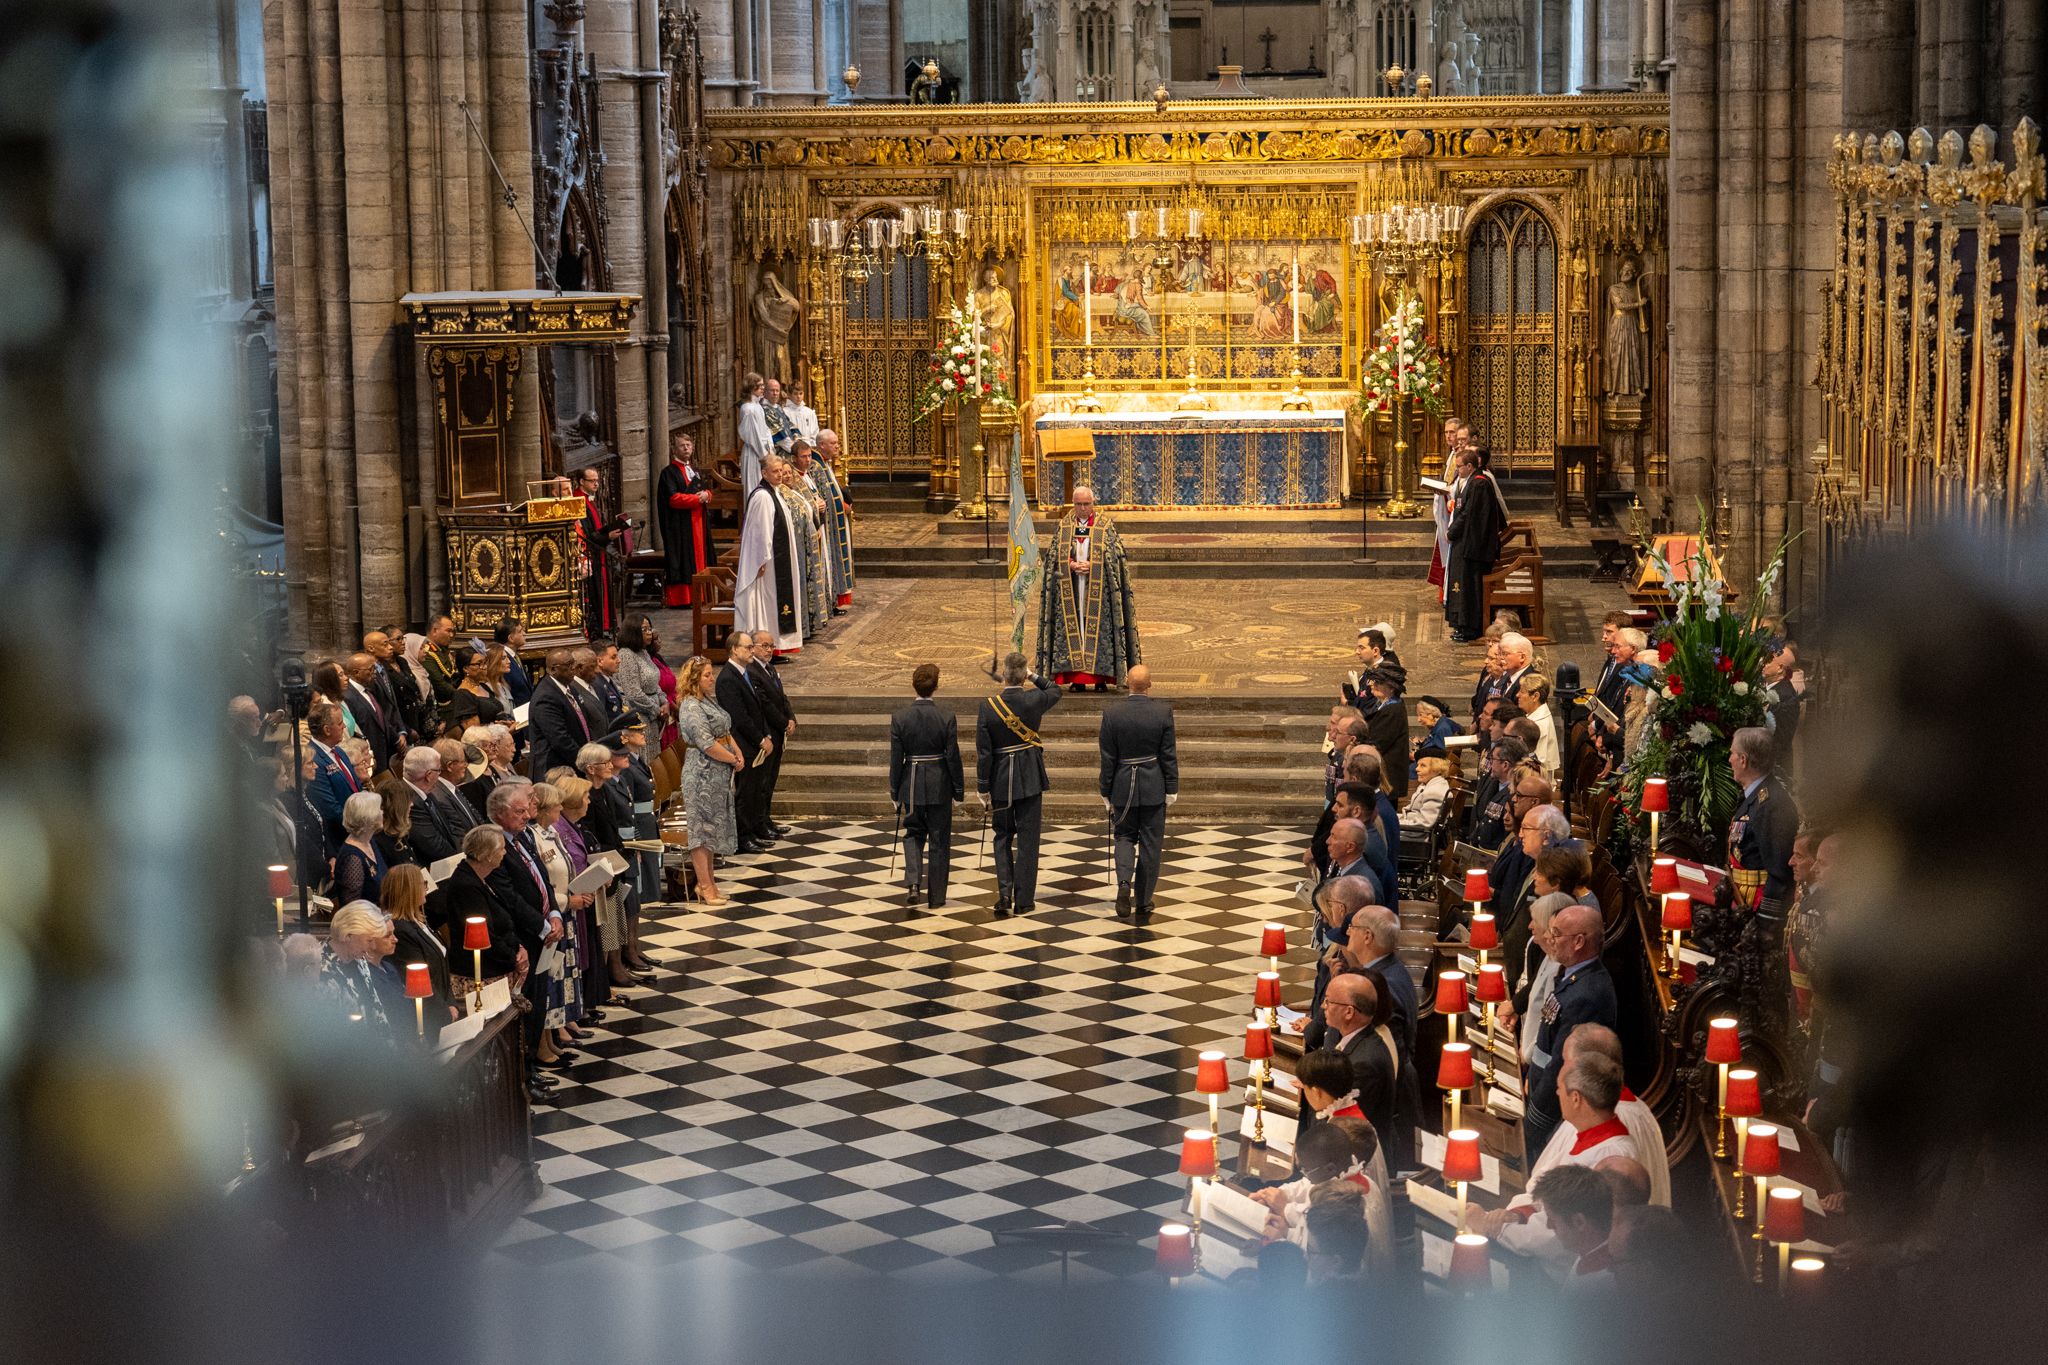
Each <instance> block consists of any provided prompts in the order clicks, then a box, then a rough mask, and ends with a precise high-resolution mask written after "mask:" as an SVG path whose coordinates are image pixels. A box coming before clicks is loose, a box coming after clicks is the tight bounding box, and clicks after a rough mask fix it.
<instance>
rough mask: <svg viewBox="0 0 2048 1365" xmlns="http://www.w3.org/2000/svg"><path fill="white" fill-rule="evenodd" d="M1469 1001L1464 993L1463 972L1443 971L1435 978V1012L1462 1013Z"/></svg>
mask: <svg viewBox="0 0 2048 1365" xmlns="http://www.w3.org/2000/svg"><path fill="white" fill-rule="evenodd" d="M1470 1003H1471V1000H1470V998H1469V997H1468V996H1467V995H1466V994H1465V974H1464V973H1463V972H1445V973H1444V974H1443V975H1442V976H1439V977H1438V978H1437V979H1436V1012H1437V1013H1438V1014H1463V1013H1464V1012H1465V1007H1466V1006H1467V1005H1468V1004H1470Z"/></svg>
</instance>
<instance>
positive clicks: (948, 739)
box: [889, 664, 967, 910]
mask: <svg viewBox="0 0 2048 1365" xmlns="http://www.w3.org/2000/svg"><path fill="white" fill-rule="evenodd" d="M910 686H911V688H912V689H913V690H914V691H915V692H916V693H917V700H916V701H913V702H911V703H910V704H909V705H908V706H905V707H903V708H902V709H901V710H899V711H898V712H897V713H896V714H895V715H894V716H892V717H890V719H889V795H890V799H891V800H893V801H894V802H895V803H896V810H897V813H898V814H899V815H901V816H902V818H903V890H904V903H905V904H907V905H913V906H914V905H916V904H917V902H918V899H919V897H924V898H926V901H927V903H928V904H929V905H930V906H931V908H932V909H934V910H936V909H938V908H939V907H940V906H942V905H944V904H945V903H946V873H947V872H948V871H950V870H951V867H952V861H953V803H954V802H955V801H958V800H960V799H962V798H963V797H965V796H966V795H967V787H966V778H965V775H964V774H963V773H962V771H961V767H960V725H959V722H958V721H956V720H955V719H954V718H953V713H952V712H950V711H945V710H941V709H940V707H939V704H938V703H937V702H935V701H933V700H932V693H934V692H936V691H938V690H939V669H938V665H936V664H919V665H918V666H917V671H916V672H914V673H912V674H911V675H910ZM927 849H929V850H930V854H931V875H930V877H929V878H927V877H926V875H925V854H926V850H927Z"/></svg>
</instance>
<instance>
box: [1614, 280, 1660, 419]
mask: <svg viewBox="0 0 2048 1365" xmlns="http://www.w3.org/2000/svg"><path fill="white" fill-rule="evenodd" d="M1649 352H1650V300H1649V299H1648V298H1647V297H1645V296H1644V294H1643V290H1642V286H1641V285H1640V284H1638V283H1637V281H1636V263H1635V261H1634V259H1632V258H1631V259H1626V260H1624V261H1622V263H1621V277H1620V278H1619V279H1617V280H1615V282H1614V283H1613V284H1611V285H1609V286H1608V287H1607V355H1606V361H1607V374H1606V378H1607V395H1608V397H1610V398H1640V397H1642V395H1643V394H1644V393H1646V392H1647V391H1648V390H1649V387H1650V384H1649V372H1650V356H1649Z"/></svg>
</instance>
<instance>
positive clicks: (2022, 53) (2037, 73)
mask: <svg viewBox="0 0 2048 1365" xmlns="http://www.w3.org/2000/svg"><path fill="white" fill-rule="evenodd" d="M1997 47H1998V53H1999V57H2000V62H1999V71H1998V81H1997V85H1996V87H1995V88H1994V89H1993V90H1992V92H1991V109H1990V117H1989V120H1988V121H1989V122H1991V123H1992V124H1994V126H1996V127H1997V128H1998V130H1999V132H2000V134H2001V136H2003V135H2004V134H2006V133H2008V132H2009V131H2010V130H2011V128H2012V126H2013V125H2014V124H2016V123H2018V122H2019V121H2020V118H2021V116H2022V115H2027V116H2031V117H2032V118H2033V119H2034V121H2035V122H2037V123H2038V122H2040V121H2041V117H2042V115H2043V114H2044V113H2048V15H2043V14H2042V12H2041V6H2040V5H2039V4H2007V5H2006V7H2005V28H2004V31H2003V32H2002V33H2000V34H1999V37H1998V43H1997Z"/></svg>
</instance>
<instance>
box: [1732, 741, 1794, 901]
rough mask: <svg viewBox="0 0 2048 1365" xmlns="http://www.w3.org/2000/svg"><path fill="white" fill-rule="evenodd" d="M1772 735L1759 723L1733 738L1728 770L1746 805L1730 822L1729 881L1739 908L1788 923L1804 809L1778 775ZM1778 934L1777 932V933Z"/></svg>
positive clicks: (1738, 808) (1743, 804) (1736, 809)
mask: <svg viewBox="0 0 2048 1365" xmlns="http://www.w3.org/2000/svg"><path fill="white" fill-rule="evenodd" d="M1773 763H1774V752H1773V746H1772V743H1771V732H1770V731H1768V730H1766V729H1764V728H1763V727H1762V726H1759V725H1753V726H1750V727H1748V728H1746V729H1742V730H1737V731H1736V732H1735V733H1734V734H1733V735H1731V736H1729V742H1728V770H1729V772H1730V773H1732V774H1733V775H1734V777H1735V781H1736V782H1737V784H1738V785H1740V786H1741V788H1742V801H1741V803H1740V804H1738V805H1737V806H1736V807H1735V815H1734V817H1733V819H1731V820H1730V821H1729V824H1728V880H1729V882H1730V883H1731V884H1732V885H1733V887H1734V896H1735V908H1736V909H1737V910H1742V911H1751V910H1753V911H1755V912H1756V914H1757V917H1758V918H1759V919H1762V920H1764V921H1766V922H1767V923H1769V924H1772V925H1776V924H1782V923H1783V922H1784V919H1785V906H1786V904H1787V903H1788V902H1789V901H1790V900H1791V897H1792V844H1793V842H1794V841H1795V840H1796V839H1798V837H1799V807H1798V806H1796V805H1794V804H1793V802H1792V794H1791V793H1790V792H1788V791H1786V790H1785V784H1784V783H1783V782H1781V781H1780V780H1779V779H1778V775H1777V774H1776V773H1775V772H1773V771H1772V770H1771V769H1772V766H1773ZM1774 932H1775V931H1774Z"/></svg>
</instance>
